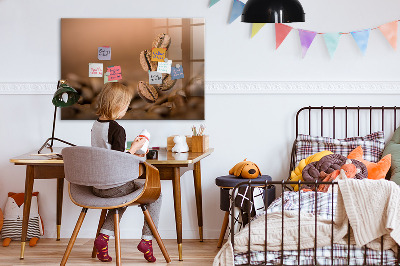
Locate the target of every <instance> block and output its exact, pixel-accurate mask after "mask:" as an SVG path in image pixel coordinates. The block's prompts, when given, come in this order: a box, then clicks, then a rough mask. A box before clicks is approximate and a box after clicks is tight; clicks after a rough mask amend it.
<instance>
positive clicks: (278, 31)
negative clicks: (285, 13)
mask: <svg viewBox="0 0 400 266" xmlns="http://www.w3.org/2000/svg"><path fill="white" fill-rule="evenodd" d="M291 30H292V27H290V26H288V25H285V24H281V23H275V40H276V49H278V47H279V46H280V45H281V44H282V42H283V41H284V40H285V38H286V36H288V34H289V32H290V31H291Z"/></svg>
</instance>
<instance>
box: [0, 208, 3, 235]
mask: <svg viewBox="0 0 400 266" xmlns="http://www.w3.org/2000/svg"><path fill="white" fill-rule="evenodd" d="M1 228H3V212H2V211H1V209H0V232H1Z"/></svg>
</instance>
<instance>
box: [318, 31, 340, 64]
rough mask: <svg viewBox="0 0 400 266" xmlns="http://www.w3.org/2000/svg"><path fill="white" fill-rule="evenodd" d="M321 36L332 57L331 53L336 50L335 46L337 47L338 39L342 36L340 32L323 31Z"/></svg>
mask: <svg viewBox="0 0 400 266" xmlns="http://www.w3.org/2000/svg"><path fill="white" fill-rule="evenodd" d="M323 36H324V40H325V44H326V48H328V52H329V55H330V56H331V58H332V57H333V54H334V53H335V51H336V48H337V47H338V44H339V39H340V36H342V34H340V33H339V32H334V33H325V34H324V35H323Z"/></svg>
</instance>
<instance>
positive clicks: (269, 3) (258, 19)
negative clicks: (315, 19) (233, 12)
mask: <svg viewBox="0 0 400 266" xmlns="http://www.w3.org/2000/svg"><path fill="white" fill-rule="evenodd" d="M242 22H248V23H290V22H304V10H303V7H302V5H301V4H300V2H299V1H298V0H249V1H247V3H246V5H245V6H244V8H243V13H242Z"/></svg>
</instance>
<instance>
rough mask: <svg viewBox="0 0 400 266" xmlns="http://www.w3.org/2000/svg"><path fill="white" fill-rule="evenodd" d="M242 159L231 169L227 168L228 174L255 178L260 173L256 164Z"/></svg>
mask: <svg viewBox="0 0 400 266" xmlns="http://www.w3.org/2000/svg"><path fill="white" fill-rule="evenodd" d="M246 160H247V158H246V159H244V160H243V161H242V162H240V163H237V164H236V165H235V166H234V167H233V168H232V169H231V170H229V174H230V175H235V176H241V177H243V178H250V179H252V178H257V177H258V176H259V175H261V171H260V169H259V168H258V166H257V165H256V164H255V163H253V162H250V161H246Z"/></svg>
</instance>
